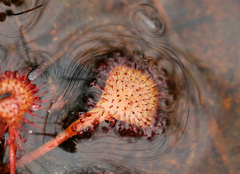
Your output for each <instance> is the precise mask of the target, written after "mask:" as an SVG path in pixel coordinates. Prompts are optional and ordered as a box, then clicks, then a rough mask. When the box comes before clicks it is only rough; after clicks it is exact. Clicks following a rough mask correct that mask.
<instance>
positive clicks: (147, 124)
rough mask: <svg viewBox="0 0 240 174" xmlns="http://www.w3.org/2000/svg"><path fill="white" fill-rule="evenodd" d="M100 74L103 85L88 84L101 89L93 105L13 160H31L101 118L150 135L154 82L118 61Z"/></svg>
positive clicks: (155, 101) (22, 162)
mask: <svg viewBox="0 0 240 174" xmlns="http://www.w3.org/2000/svg"><path fill="white" fill-rule="evenodd" d="M100 71H101V70H100ZM100 74H101V75H104V76H107V77H108V78H107V80H106V81H104V80H103V79H102V81H104V83H105V87H104V88H103V87H101V86H100V85H97V84H96V83H92V84H91V86H94V87H96V88H98V89H99V90H100V91H101V92H102V95H101V96H99V97H100V99H99V101H98V103H97V104H96V106H95V107H94V108H93V109H92V110H91V111H89V112H87V113H85V114H84V115H82V116H81V118H80V119H78V120H76V121H75V122H73V123H72V124H71V125H70V126H69V127H68V128H67V129H66V130H64V131H63V132H62V133H61V134H59V135H58V136H57V137H55V138H54V139H52V140H50V141H49V142H47V143H45V144H44V145H42V146H41V147H39V148H38V149H36V150H34V151H33V152H31V153H29V154H28V155H26V156H24V157H22V158H21V159H19V160H17V162H16V165H17V166H18V167H23V166H25V165H27V164H29V163H31V162H32V161H34V160H35V159H37V158H39V157H41V156H42V155H44V154H45V153H47V152H49V151H50V150H52V149H53V148H55V147H57V146H58V145H59V144H61V143H62V142H64V141H66V140H67V139H69V138H70V137H72V136H74V135H77V134H82V132H83V130H84V129H86V128H88V129H90V131H91V130H93V129H94V127H95V126H96V125H98V124H99V123H100V122H102V121H107V122H109V123H110V124H111V126H114V125H115V122H116V120H118V121H119V122H121V121H122V122H124V123H125V124H128V125H130V126H131V127H132V128H133V131H135V132H136V133H139V132H141V135H147V136H151V135H149V132H150V134H152V132H155V130H154V124H155V118H156V112H157V108H158V99H159V94H158V87H157V86H158V84H156V83H155V82H154V80H153V79H152V78H150V76H148V75H146V74H145V73H144V72H142V71H139V70H136V69H134V68H132V67H130V68H129V67H127V66H125V65H124V64H122V63H120V64H118V65H114V66H113V67H111V71H110V72H109V74H108V75H106V74H104V72H102V73H101V72H100ZM100 78H101V77H100ZM149 130H150V131H149Z"/></svg>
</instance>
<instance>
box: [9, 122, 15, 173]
mask: <svg viewBox="0 0 240 174" xmlns="http://www.w3.org/2000/svg"><path fill="white" fill-rule="evenodd" d="M8 131H9V135H10V136H9V137H12V139H11V140H10V141H11V143H10V144H9V165H10V174H15V172H16V166H15V159H16V144H15V134H14V130H13V128H12V127H11V126H9V127H8Z"/></svg>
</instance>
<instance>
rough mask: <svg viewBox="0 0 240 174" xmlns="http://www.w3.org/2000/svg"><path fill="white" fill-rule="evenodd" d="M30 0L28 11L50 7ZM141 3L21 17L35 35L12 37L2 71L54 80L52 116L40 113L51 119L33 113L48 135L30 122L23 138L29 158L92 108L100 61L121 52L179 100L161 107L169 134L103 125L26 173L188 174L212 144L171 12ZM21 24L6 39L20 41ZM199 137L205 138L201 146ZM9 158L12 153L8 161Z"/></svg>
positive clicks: (69, 7) (67, 7)
mask: <svg viewBox="0 0 240 174" xmlns="http://www.w3.org/2000/svg"><path fill="white" fill-rule="evenodd" d="M27 2H28V1H26V3H25V1H24V6H23V7H24V8H29V7H30V6H31V7H32V4H34V6H36V5H38V4H41V3H43V2H40V1H36V2H34V1H29V3H27ZM139 3H140V1H134V3H132V4H131V5H129V4H127V2H124V1H111V2H110V1H109V3H108V4H95V3H94V2H90V1H89V2H84V3H81V4H78V3H77V2H76V1H71V2H57V1H54V2H49V3H48V4H46V3H44V4H45V5H44V9H41V10H39V12H32V13H31V14H26V16H22V17H21V18H19V20H22V21H21V25H22V26H23V31H28V29H31V31H29V32H27V33H26V34H24V35H25V36H27V37H19V41H18V42H16V43H14V44H12V43H11V41H9V42H8V40H6V44H2V45H4V46H1V52H0V54H1V68H2V70H3V71H5V70H6V69H7V68H6V65H7V64H8V62H10V64H11V68H13V69H14V68H15V69H18V70H26V68H29V67H30V68H31V72H30V75H29V77H30V78H31V79H36V80H35V81H36V84H41V83H43V82H47V85H45V86H43V87H42V88H41V89H42V90H43V91H44V90H47V91H48V94H47V95H45V96H44V99H45V98H46V99H52V98H53V99H54V102H53V103H46V104H45V105H44V107H45V108H49V107H50V109H51V113H48V112H47V111H46V112H45V111H39V115H45V116H46V118H45V120H41V119H38V118H33V117H30V116H26V117H29V119H30V120H31V121H34V123H35V124H38V125H39V126H41V127H43V128H44V133H42V132H40V130H38V129H35V128H32V127H30V126H29V125H23V126H24V127H25V128H26V129H27V130H32V131H33V133H32V134H31V135H30V134H27V133H23V135H25V136H26V138H27V142H26V143H24V144H23V148H24V149H25V151H26V152H25V153H26V154H27V153H29V152H31V151H32V150H34V149H36V148H37V147H39V146H41V145H42V144H43V143H44V142H46V141H48V140H50V139H51V138H53V137H54V136H56V134H59V133H60V132H62V131H63V129H65V128H66V127H67V126H68V125H70V124H71V123H72V122H73V121H75V120H76V119H77V116H76V115H77V114H78V113H85V112H87V111H89V110H91V109H92V107H91V106H89V105H87V102H86V97H89V96H91V95H92V92H91V90H90V89H89V82H92V81H94V80H97V76H96V72H97V69H98V65H99V63H100V62H102V61H104V60H106V59H108V58H109V57H111V56H112V55H114V54H113V53H121V54H123V55H124V56H126V57H131V58H132V59H133V60H134V61H135V60H137V62H138V63H139V62H140V63H141V66H143V67H145V68H146V69H148V70H149V72H150V73H152V74H158V75H159V73H161V74H162V77H163V78H164V81H165V82H166V83H167V85H168V87H169V89H170V91H171V92H172V93H173V95H172V96H173V97H172V100H174V102H173V104H172V103H171V102H170V101H164V102H163V103H161V104H162V105H165V107H166V110H169V115H168V117H166V118H163V119H164V120H163V121H162V123H161V124H164V129H163V130H162V131H161V132H160V134H159V135H155V136H154V137H153V138H151V139H150V140H148V139H146V138H144V137H132V136H119V135H118V134H116V133H115V132H114V129H111V128H107V129H109V130H108V131H102V129H98V128H97V129H96V131H95V132H94V133H91V134H88V132H87V131H86V133H85V134H84V135H81V136H75V137H73V138H71V139H69V140H68V141H66V142H64V143H63V144H62V145H61V146H60V147H61V148H55V149H54V150H52V151H50V152H49V153H48V154H46V155H44V156H43V157H41V158H39V159H38V160H36V161H35V162H33V163H31V164H29V165H28V166H26V167H24V168H22V169H19V171H22V172H23V173H24V172H25V173H54V172H55V173H101V172H102V173H104V172H106V173H111V172H113V173H178V172H179V171H183V170H184V172H189V171H190V169H191V167H192V166H193V164H194V162H195V161H194V160H196V159H195V158H194V156H196V155H201V152H204V148H205V146H207V144H208V139H207V138H205V139H204V138H203V137H204V136H206V134H205V130H204V129H202V128H205V127H206V125H204V124H205V121H204V118H203V117H202V114H201V113H202V112H201V108H199V107H198V97H199V96H198V95H199V94H198V92H197V89H198V88H197V86H201V85H200V84H199V81H198V79H196V78H193V77H195V76H194V75H193V73H194V71H195V70H194V68H193V67H192V65H191V64H190V63H189V62H188V59H189V57H188V55H187V54H185V53H184V52H183V51H182V49H180V48H179V47H178V45H177V44H176V43H175V42H176V40H174V38H173V37H172V33H171V31H170V29H169V26H168V24H167V23H166V19H165V17H164V15H163V14H161V13H160V12H158V11H157V10H156V9H155V8H154V7H152V6H150V5H147V4H141V5H138V4H139ZM58 5H60V6H61V8H59V11H58V12H56V13H55V14H52V13H51V10H50V9H51V8H50V7H53V8H57V7H58ZM23 7H21V8H23ZM46 9H47V10H46ZM54 11H57V10H54ZM40 14H41V15H40ZM54 15H56V16H54ZM48 16H51V17H52V16H53V17H52V18H53V19H56V21H54V23H50V22H49V21H51V20H52V18H51V19H50V17H49V20H46V19H47V17H48ZM43 19H44V23H45V25H46V26H45V27H46V28H47V29H46V31H43V32H42V31H41V32H40V35H38V32H37V31H38V30H40V29H39V28H36V27H34V25H31V24H33V23H36V24H37V23H40V24H42V23H43ZM9 20H10V19H9ZM11 20H14V19H11ZM25 20H26V21H25ZM15 25H16V26H15ZM17 25H18V23H17V22H16V21H12V22H10V21H6V23H4V28H6V29H8V28H10V29H11V30H9V31H7V32H5V31H3V32H2V33H1V35H2V37H3V38H5V37H6V38H7V37H17V36H19V26H17ZM37 26H39V25H37ZM43 28H44V26H43ZM42 33H44V34H42ZM31 36H34V37H33V38H34V40H27V39H29V38H31ZM36 36H39V37H36ZM6 38H5V39H6ZM5 45H7V46H5ZM59 53H60V54H59ZM109 55H111V56H109ZM129 63H132V62H129ZM139 66H140V65H139ZM200 88H201V87H200ZM188 122H190V123H188ZM187 123H188V124H187ZM103 126H104V125H101V124H100V125H99V127H103ZM199 137H201V138H202V139H204V141H201V142H199V140H198V139H199ZM6 138H7V134H6ZM176 143H177V144H176ZM199 147H201V150H200V151H199ZM18 155H20V152H19V153H18ZM7 159H8V157H7V155H5V157H4V162H5V163H6V162H7ZM179 173H181V172H179Z"/></svg>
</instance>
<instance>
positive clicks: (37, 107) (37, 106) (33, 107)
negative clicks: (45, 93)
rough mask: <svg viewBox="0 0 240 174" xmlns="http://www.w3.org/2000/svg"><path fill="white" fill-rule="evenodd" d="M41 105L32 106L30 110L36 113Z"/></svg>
mask: <svg viewBox="0 0 240 174" xmlns="http://www.w3.org/2000/svg"><path fill="white" fill-rule="evenodd" d="M40 107H41V105H32V110H34V111H37V110H38V109H39V108H40Z"/></svg>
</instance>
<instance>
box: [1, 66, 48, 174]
mask: <svg viewBox="0 0 240 174" xmlns="http://www.w3.org/2000/svg"><path fill="white" fill-rule="evenodd" d="M27 77H28V73H26V74H25V75H23V74H22V73H20V72H18V71H14V72H12V71H6V72H5V73H0V120H2V121H1V124H2V125H5V127H4V130H3V131H1V135H0V137H2V134H3V133H4V132H5V131H6V130H7V129H8V133H9V138H8V140H7V145H8V146H9V167H10V173H11V174H13V173H15V159H16V151H17V143H16V141H17V142H18V146H19V147H20V149H21V150H22V151H24V150H23V148H22V145H21V141H22V142H25V141H26V140H25V139H24V138H22V137H21V134H20V132H19V131H18V129H22V130H24V131H27V130H26V129H24V128H23V127H22V125H21V123H23V122H25V123H29V124H31V125H33V126H35V127H37V128H39V127H38V126H36V125H34V124H33V123H32V122H30V121H29V120H27V119H26V118H25V117H24V114H25V113H29V114H30V115H32V116H36V117H40V116H38V115H36V114H34V110H36V109H41V105H40V103H42V102H44V101H42V100H41V99H40V96H42V95H43V94H45V92H44V93H42V94H38V92H39V87H40V86H41V85H40V86H38V87H37V86H36V85H35V84H34V83H32V82H31V81H30V80H28V78H27ZM41 118H42V117H41ZM40 129H41V128H40ZM0 169H1V167H0Z"/></svg>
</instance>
